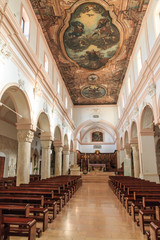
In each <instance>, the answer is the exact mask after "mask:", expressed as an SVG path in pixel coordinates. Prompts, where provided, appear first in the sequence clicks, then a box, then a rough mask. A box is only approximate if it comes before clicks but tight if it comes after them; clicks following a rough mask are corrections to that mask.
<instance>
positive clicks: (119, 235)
mask: <svg viewBox="0 0 160 240" xmlns="http://www.w3.org/2000/svg"><path fill="white" fill-rule="evenodd" d="M11 239H14V240H18V239H19V240H21V239H26V238H21V237H11ZM110 239H114V240H130V239H132V240H146V237H145V236H143V234H142V233H141V232H140V229H139V227H137V226H136V225H135V223H133V222H132V219H131V217H130V216H129V215H128V214H127V213H126V211H125V209H124V208H123V207H122V205H121V204H120V202H119V201H118V199H117V198H116V197H115V196H114V194H113V193H112V191H111V190H110V188H109V186H108V184H106V183H83V186H82V187H81V188H80V189H79V190H78V191H77V192H76V193H75V195H74V196H73V198H72V199H71V200H70V202H69V203H68V204H67V205H66V206H65V207H64V209H63V210H62V212H61V213H60V214H59V215H58V216H57V218H56V219H55V221H54V222H53V223H51V224H49V228H48V229H47V231H46V232H44V233H43V235H42V237H41V238H40V240H110Z"/></svg>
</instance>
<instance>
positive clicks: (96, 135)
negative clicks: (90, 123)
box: [92, 131, 103, 142]
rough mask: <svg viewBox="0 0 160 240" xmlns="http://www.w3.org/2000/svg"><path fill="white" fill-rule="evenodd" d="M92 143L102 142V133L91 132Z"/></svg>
mask: <svg viewBox="0 0 160 240" xmlns="http://www.w3.org/2000/svg"><path fill="white" fill-rule="evenodd" d="M92 142H103V133H102V132H99V131H96V132H92Z"/></svg>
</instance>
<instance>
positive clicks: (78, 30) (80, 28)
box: [68, 21, 84, 37]
mask: <svg viewBox="0 0 160 240" xmlns="http://www.w3.org/2000/svg"><path fill="white" fill-rule="evenodd" d="M71 25H72V26H73V27H74V30H73V31H72V32H70V33H69V34H68V35H69V36H73V37H80V36H81V35H82V34H83V33H84V25H83V24H82V23H81V22H79V21H76V22H72V23H71Z"/></svg>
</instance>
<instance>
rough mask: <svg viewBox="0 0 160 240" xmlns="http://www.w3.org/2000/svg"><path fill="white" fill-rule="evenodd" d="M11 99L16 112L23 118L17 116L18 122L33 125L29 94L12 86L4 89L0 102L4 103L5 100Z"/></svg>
mask: <svg viewBox="0 0 160 240" xmlns="http://www.w3.org/2000/svg"><path fill="white" fill-rule="evenodd" d="M6 95H7V97H10V99H11V101H12V102H13V105H14V108H15V111H16V112H17V113H18V114H19V115H21V116H22V117H20V116H18V115H17V122H19V121H20V122H22V121H23V120H25V123H31V104H30V101H29V98H28V96H27V94H26V93H25V92H24V91H22V90H21V89H20V88H19V87H18V86H16V85H11V86H7V87H6V88H4V89H3V91H2V92H1V95H0V101H1V102H2V103H3V100H4V98H5V97H6Z"/></svg>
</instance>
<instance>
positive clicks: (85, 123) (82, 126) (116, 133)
mask: <svg viewBox="0 0 160 240" xmlns="http://www.w3.org/2000/svg"><path fill="white" fill-rule="evenodd" d="M93 123H94V122H93V121H91V120H87V121H85V122H83V123H81V124H80V125H79V126H78V127H77V129H76V131H75V134H74V139H75V140H76V139H77V136H78V134H79V132H80V131H81V130H82V128H84V127H86V126H87V125H89V124H91V125H92V124H93ZM99 123H102V124H104V125H107V126H108V127H110V128H111V129H112V130H113V132H114V133H115V135H116V137H117V136H118V131H117V130H116V128H115V127H114V126H113V125H112V124H111V123H109V122H107V121H105V120H100V121H99Z"/></svg>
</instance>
